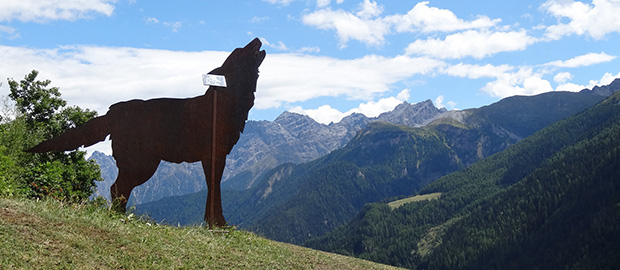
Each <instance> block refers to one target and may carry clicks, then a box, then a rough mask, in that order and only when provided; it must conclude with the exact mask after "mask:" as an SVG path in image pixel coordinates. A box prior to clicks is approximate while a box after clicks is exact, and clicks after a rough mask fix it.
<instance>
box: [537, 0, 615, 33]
mask: <svg viewBox="0 0 620 270" xmlns="http://www.w3.org/2000/svg"><path fill="white" fill-rule="evenodd" d="M541 9H542V10H544V11H546V12H548V13H550V14H551V15H553V16H555V17H556V18H557V19H558V24H556V25H552V26H549V27H548V28H547V32H546V36H547V38H549V39H553V40H556V39H560V38H562V37H563V36H569V35H587V36H590V37H592V38H594V39H601V38H603V37H604V36H605V35H607V34H609V33H613V32H618V33H620V1H618V0H593V1H592V4H587V3H583V2H579V1H572V0H561V1H558V0H549V1H547V2H545V3H544V4H542V6H541ZM566 20H568V22H566V23H565V22H564V21H566Z"/></svg>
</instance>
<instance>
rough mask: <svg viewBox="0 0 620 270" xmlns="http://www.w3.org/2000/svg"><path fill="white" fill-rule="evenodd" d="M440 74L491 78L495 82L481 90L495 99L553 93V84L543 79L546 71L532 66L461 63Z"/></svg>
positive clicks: (470, 77)
mask: <svg viewBox="0 0 620 270" xmlns="http://www.w3.org/2000/svg"><path fill="white" fill-rule="evenodd" d="M439 72H440V73H442V74H446V75H450V76H455V77H462V78H469V79H480V78H491V79H492V80H493V81H490V82H488V83H487V84H486V85H485V86H484V87H482V88H481V89H480V90H482V91H483V92H485V93H487V94H488V95H490V96H493V97H499V98H505V97H509V96H513V95H536V94H540V93H544V92H549V91H553V88H552V87H551V83H550V82H549V81H547V80H545V79H543V78H542V76H543V75H545V71H544V70H543V69H540V70H535V69H534V67H530V66H522V67H514V66H510V65H499V66H494V65H491V64H486V65H483V66H480V65H469V64H462V63H461V64H457V65H452V66H447V67H446V66H444V67H442V68H440V69H439Z"/></svg>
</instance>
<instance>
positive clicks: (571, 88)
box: [555, 83, 586, 92]
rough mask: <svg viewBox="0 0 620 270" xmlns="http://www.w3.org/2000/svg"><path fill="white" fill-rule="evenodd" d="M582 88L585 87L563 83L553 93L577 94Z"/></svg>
mask: <svg viewBox="0 0 620 270" xmlns="http://www.w3.org/2000/svg"><path fill="white" fill-rule="evenodd" d="M584 88H586V87H585V86H583V85H579V84H574V83H563V84H560V85H558V87H556V88H555V91H568V92H579V91H581V90H583V89H584Z"/></svg>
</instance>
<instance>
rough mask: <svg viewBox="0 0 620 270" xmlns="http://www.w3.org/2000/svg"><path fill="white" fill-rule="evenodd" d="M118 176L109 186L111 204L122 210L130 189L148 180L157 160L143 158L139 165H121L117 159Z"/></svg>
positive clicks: (157, 163) (154, 169)
mask: <svg viewBox="0 0 620 270" xmlns="http://www.w3.org/2000/svg"><path fill="white" fill-rule="evenodd" d="M117 166H118V177H116V181H115V182H114V184H113V185H112V186H111V187H110V194H111V195H112V206H113V207H114V209H116V210H119V211H122V212H124V211H125V210H126V206H127V200H129V196H130V195H131V191H132V190H133V189H134V188H135V187H137V186H139V185H141V184H143V183H144V182H146V181H148V180H149V178H151V176H153V174H154V173H155V171H156V170H157V166H159V161H148V160H146V159H144V160H143V162H141V163H140V164H139V166H131V167H129V166H123V165H122V162H118V161H117Z"/></svg>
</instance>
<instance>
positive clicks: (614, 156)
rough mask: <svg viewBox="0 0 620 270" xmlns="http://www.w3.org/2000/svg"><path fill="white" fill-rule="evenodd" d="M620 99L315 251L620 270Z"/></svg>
mask: <svg viewBox="0 0 620 270" xmlns="http://www.w3.org/2000/svg"><path fill="white" fill-rule="evenodd" d="M619 101H620V94H618V93H616V94H614V95H613V96H612V97H611V98H609V99H607V100H606V101H604V102H602V103H601V104H599V105H597V106H594V107H593V108H591V109H589V110H587V111H585V112H583V113H580V114H578V115H575V116H573V117H570V118H568V119H566V120H562V121H560V122H558V123H556V124H553V125H551V126H549V127H547V128H545V129H543V130H541V131H539V132H537V133H535V134H534V135H532V136H530V137H528V138H526V139H524V140H522V141H521V142H520V143H518V144H516V145H514V146H512V147H510V148H508V149H507V150H505V151H503V152H500V153H498V154H496V155H493V156H491V157H489V158H487V159H484V160H482V161H480V162H478V163H476V164H474V165H472V166H470V167H468V168H467V169H465V170H462V171H459V172H456V173H453V174H450V175H448V176H445V177H443V178H440V179H438V180H437V181H435V182H433V183H431V184H429V185H428V186H426V187H425V188H424V189H422V190H421V191H420V193H421V194H426V193H436V192H440V193H441V197H440V198H439V199H435V200H430V201H419V202H413V203H408V204H405V205H403V206H401V207H399V208H396V209H394V210H391V208H390V207H389V206H388V205H387V204H383V203H376V204H371V205H368V206H366V207H365V209H364V211H363V212H361V213H360V214H359V215H358V216H356V218H354V219H353V220H352V221H351V222H349V223H348V224H346V225H344V226H342V227H340V228H339V229H337V230H336V231H334V232H333V233H330V234H328V235H326V236H324V237H322V238H317V239H313V240H311V241H310V242H308V245H309V246H311V247H314V248H320V249H324V250H330V251H335V252H340V253H343V254H349V255H355V256H358V257H361V258H366V259H371V260H374V261H378V262H383V263H388V264H393V265H400V266H405V267H408V268H421V269H498V268H501V269H550V268H556V269H557V268H580V269H613V268H618V267H619V266H620V260H618V257H617V252H618V250H620V104H619Z"/></svg>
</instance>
